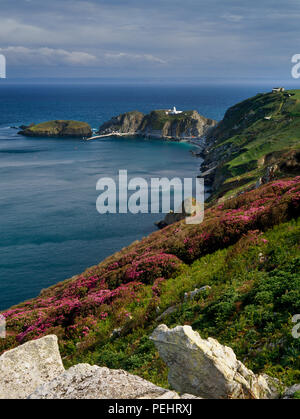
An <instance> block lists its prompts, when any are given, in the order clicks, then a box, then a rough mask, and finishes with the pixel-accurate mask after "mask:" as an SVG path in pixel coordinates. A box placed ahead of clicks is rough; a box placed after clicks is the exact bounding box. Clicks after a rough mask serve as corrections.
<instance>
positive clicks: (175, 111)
mask: <svg viewBox="0 0 300 419" xmlns="http://www.w3.org/2000/svg"><path fill="white" fill-rule="evenodd" d="M179 113H182V111H178V110H177V109H176V107H175V106H174V108H173V109H169V110H168V111H166V114H167V115H178V114H179Z"/></svg>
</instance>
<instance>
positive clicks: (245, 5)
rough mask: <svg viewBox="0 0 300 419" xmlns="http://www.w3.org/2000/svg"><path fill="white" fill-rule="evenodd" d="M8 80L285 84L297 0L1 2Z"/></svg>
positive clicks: (299, 37)
mask: <svg viewBox="0 0 300 419" xmlns="http://www.w3.org/2000/svg"><path fill="white" fill-rule="evenodd" d="M0 6H1V9H0V53H1V54H4V55H5V56H6V58H7V70H8V77H11V78H13V77H37V76H39V77H119V78H120V77H121V78H122V77H124V78H126V77H129V78H130V77H132V78H134V77H141V78H147V77H149V78H151V77H162V78H163V77H174V78H176V77H179V78H187V79H188V78H191V79H193V78H195V79H206V78H218V79H231V80H237V79H241V80H243V79H252V80H257V79H262V80H263V79H267V78H272V79H273V80H276V79H278V80H280V79H282V80H284V79H286V80H288V79H290V77H291V76H290V72H291V67H292V64H291V57H292V55H294V54H297V53H299V54H300V25H299V22H300V1H299V0H252V1H250V0H89V1H84V0H51V1H47V0H0Z"/></svg>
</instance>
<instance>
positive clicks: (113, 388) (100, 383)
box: [29, 364, 192, 399]
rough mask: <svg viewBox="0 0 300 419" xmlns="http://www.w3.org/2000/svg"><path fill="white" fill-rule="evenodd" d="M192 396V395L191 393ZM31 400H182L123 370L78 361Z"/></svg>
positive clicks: (44, 385)
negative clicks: (78, 362)
mask: <svg viewBox="0 0 300 419" xmlns="http://www.w3.org/2000/svg"><path fill="white" fill-rule="evenodd" d="M191 397H192V396H191ZM29 398H30V399H179V398H180V397H179V395H178V394H177V393H175V392H174V391H170V390H167V389H164V388H161V387H158V386H156V385H154V384H152V383H150V382H148V381H146V380H144V379H143V378H140V377H138V376H136V375H132V374H129V373H127V372H126V371H123V370H111V369H109V368H106V367H98V366H91V365H88V364H78V365H75V366H74V367H71V368H70V369H69V370H67V371H65V372H64V373H62V374H61V375H59V376H58V377H56V378H55V379H54V380H52V381H51V382H50V383H47V384H43V385H41V386H40V387H38V388H37V389H36V391H35V392H33V393H32V394H31V395H30V396H29Z"/></svg>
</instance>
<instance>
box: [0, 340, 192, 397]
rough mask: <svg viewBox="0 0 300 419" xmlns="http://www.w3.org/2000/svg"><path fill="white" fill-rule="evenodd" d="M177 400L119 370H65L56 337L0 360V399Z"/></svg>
mask: <svg viewBox="0 0 300 419" xmlns="http://www.w3.org/2000/svg"><path fill="white" fill-rule="evenodd" d="M25 398H30V399H180V398H185V399H186V398H194V396H192V395H189V394H183V395H182V396H181V397H180V396H179V395H178V394H177V393H176V392H175V391H169V390H167V389H165V388H162V387H158V386H156V385H154V384H152V383H150V382H149V381H146V380H144V379H143V378H140V377H137V376H136V375H132V374H129V373H127V372H126V371H123V370H110V369H109V368H105V367H98V366H91V365H88V364H78V365H75V366H74V367H72V368H70V369H69V370H67V371H66V370H65V369H64V367H63V364H62V360H61V356H60V353H59V349H58V344H57V337H56V336H55V335H48V336H45V337H43V338H41V339H37V340H33V341H30V342H27V343H24V345H21V346H19V347H17V348H15V349H12V350H10V351H8V352H5V353H4V354H3V355H2V356H1V357H0V399H25Z"/></svg>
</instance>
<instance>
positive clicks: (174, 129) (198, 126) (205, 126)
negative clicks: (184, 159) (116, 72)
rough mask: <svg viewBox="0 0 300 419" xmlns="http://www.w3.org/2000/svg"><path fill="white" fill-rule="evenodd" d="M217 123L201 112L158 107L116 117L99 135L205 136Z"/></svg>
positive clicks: (171, 137) (181, 137)
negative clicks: (172, 112)
mask: <svg viewBox="0 0 300 419" xmlns="http://www.w3.org/2000/svg"><path fill="white" fill-rule="evenodd" d="M216 124H217V122H216V121H214V120H213V119H210V118H205V117H204V116H202V115H200V114H199V113H198V112H197V111H184V112H182V113H180V114H177V115H172V114H168V113H167V111H166V110H154V111H152V112H150V113H149V114H146V115H145V114H143V113H141V112H138V111H132V112H126V113H124V114H121V115H118V116H116V117H113V118H112V119H111V120H110V121H107V122H105V123H104V124H102V125H101V126H100V128H99V131H98V135H114V134H128V135H140V136H144V137H153V138H168V139H176V140H181V139H186V138H189V139H192V138H198V139H200V138H201V139H203V138H204V137H205V136H206V135H207V134H208V133H209V132H210V130H211V129H212V128H213V127H214V126H215V125H216Z"/></svg>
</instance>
